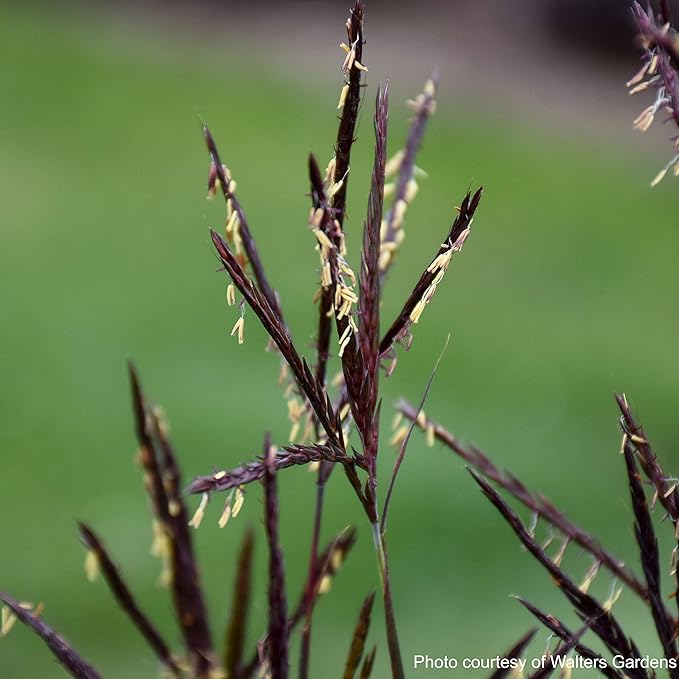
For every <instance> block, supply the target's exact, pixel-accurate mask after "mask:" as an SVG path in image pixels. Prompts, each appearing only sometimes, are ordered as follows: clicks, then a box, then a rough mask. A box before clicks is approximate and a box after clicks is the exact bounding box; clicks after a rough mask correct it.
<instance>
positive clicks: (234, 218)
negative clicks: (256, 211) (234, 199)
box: [225, 212, 239, 235]
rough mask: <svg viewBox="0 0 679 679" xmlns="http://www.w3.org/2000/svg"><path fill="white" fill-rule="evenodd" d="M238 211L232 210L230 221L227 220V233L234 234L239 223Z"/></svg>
mask: <svg viewBox="0 0 679 679" xmlns="http://www.w3.org/2000/svg"><path fill="white" fill-rule="evenodd" d="M238 223H239V222H238V213H237V212H232V213H231V216H230V217H229V219H228V221H227V222H226V227H225V228H226V233H227V235H233V233H234V231H235V229H236V227H237V225H238Z"/></svg>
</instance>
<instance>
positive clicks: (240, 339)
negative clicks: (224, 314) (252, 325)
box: [231, 316, 245, 344]
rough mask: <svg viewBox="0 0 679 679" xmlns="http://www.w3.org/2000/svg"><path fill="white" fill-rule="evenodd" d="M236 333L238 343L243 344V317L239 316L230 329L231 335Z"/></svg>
mask: <svg viewBox="0 0 679 679" xmlns="http://www.w3.org/2000/svg"><path fill="white" fill-rule="evenodd" d="M236 334H237V335H238V344H243V342H244V341H245V318H244V317H243V316H241V317H240V318H239V319H238V320H237V321H236V323H235V325H234V326H233V329H232V330H231V337H233V336H234V335H236Z"/></svg>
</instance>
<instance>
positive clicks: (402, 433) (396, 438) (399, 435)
mask: <svg viewBox="0 0 679 679" xmlns="http://www.w3.org/2000/svg"><path fill="white" fill-rule="evenodd" d="M406 436H408V427H407V426H406V425H403V426H401V427H399V428H398V429H397V430H396V431H395V432H394V434H393V435H392V437H391V439H389V445H390V446H394V447H396V446H400V445H401V444H402V443H403V441H405V438H406Z"/></svg>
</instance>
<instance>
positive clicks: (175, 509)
mask: <svg viewBox="0 0 679 679" xmlns="http://www.w3.org/2000/svg"><path fill="white" fill-rule="evenodd" d="M167 511H168V512H169V513H170V516H175V517H176V516H179V515H180V514H181V511H182V506H181V504H180V503H179V502H177V500H170V501H169V502H168V503H167Z"/></svg>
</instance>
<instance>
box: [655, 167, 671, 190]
mask: <svg viewBox="0 0 679 679" xmlns="http://www.w3.org/2000/svg"><path fill="white" fill-rule="evenodd" d="M668 169H669V168H667V167H664V168H663V169H662V170H660V172H658V174H657V175H656V176H655V177H653V179H652V180H651V187H654V186H657V185H658V184H660V182H661V181H662V180H663V179H664V178H665V175H666V174H667V170H668Z"/></svg>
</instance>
